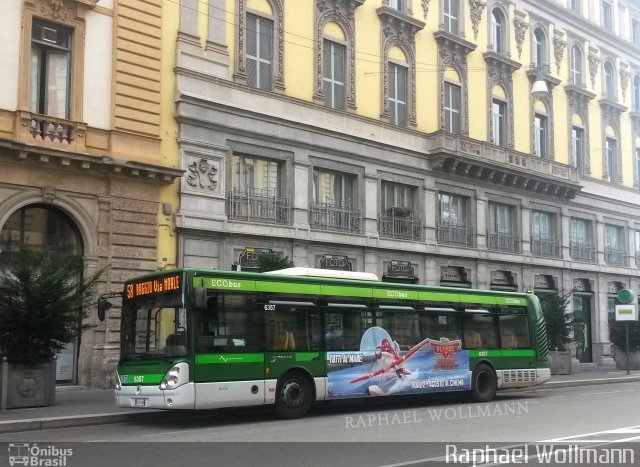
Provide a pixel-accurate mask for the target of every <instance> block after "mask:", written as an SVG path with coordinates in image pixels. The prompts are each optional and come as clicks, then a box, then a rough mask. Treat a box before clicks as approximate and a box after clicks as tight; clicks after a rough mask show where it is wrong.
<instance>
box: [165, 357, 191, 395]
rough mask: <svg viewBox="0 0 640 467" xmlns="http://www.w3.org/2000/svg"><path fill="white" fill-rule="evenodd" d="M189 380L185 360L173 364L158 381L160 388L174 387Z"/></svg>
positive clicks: (187, 366)
mask: <svg viewBox="0 0 640 467" xmlns="http://www.w3.org/2000/svg"><path fill="white" fill-rule="evenodd" d="M188 382H189V365H188V364H187V363H186V362H180V363H178V364H177V365H174V366H173V367H172V368H171V369H170V370H169V371H168V372H167V374H166V375H164V378H162V381H161V382H160V389H162V390H165V389H176V388H177V387H180V386H182V385H183V384H186V383H188Z"/></svg>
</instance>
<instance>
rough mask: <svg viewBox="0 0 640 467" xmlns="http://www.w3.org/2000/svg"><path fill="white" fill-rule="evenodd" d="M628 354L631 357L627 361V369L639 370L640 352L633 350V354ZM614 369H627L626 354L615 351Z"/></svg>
mask: <svg viewBox="0 0 640 467" xmlns="http://www.w3.org/2000/svg"><path fill="white" fill-rule="evenodd" d="M630 354H631V357H630V359H629V369H630V370H640V351H638V350H635V351H633V352H630ZM616 369H617V370H626V369H627V353H626V352H624V351H622V350H621V349H616Z"/></svg>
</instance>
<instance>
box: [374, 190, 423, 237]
mask: <svg viewBox="0 0 640 467" xmlns="http://www.w3.org/2000/svg"><path fill="white" fill-rule="evenodd" d="M415 193H416V189H415V187H412V186H409V185H403V184H400V183H393V182H387V181H383V182H382V195H381V196H382V199H381V209H382V212H381V215H380V219H379V221H380V226H379V232H380V235H381V236H383V237H390V238H401V239H405V240H420V239H422V219H420V218H419V216H416V211H415Z"/></svg>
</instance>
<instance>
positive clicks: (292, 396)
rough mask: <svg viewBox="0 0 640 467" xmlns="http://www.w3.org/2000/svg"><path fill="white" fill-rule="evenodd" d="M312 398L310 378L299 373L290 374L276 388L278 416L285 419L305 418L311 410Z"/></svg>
mask: <svg viewBox="0 0 640 467" xmlns="http://www.w3.org/2000/svg"><path fill="white" fill-rule="evenodd" d="M312 396H313V391H312V389H311V383H310V382H309V378H308V377H307V376H305V375H304V374H302V373H300V372H298V371H292V372H289V373H287V374H285V375H284V376H283V377H282V378H281V379H280V380H279V381H278V385H277V386H276V414H277V415H278V416H279V417H280V418H285V419H293V418H301V417H304V416H305V415H306V414H307V412H308V411H309V409H310V408H311V402H312Z"/></svg>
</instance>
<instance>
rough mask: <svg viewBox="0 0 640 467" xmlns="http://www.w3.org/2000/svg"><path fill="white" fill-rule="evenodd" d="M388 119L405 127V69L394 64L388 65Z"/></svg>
mask: <svg viewBox="0 0 640 467" xmlns="http://www.w3.org/2000/svg"><path fill="white" fill-rule="evenodd" d="M389 118H390V121H391V123H393V124H394V125H398V126H402V127H405V126H407V69H406V68H405V67H403V66H400V65H398V64H395V63H389Z"/></svg>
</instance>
